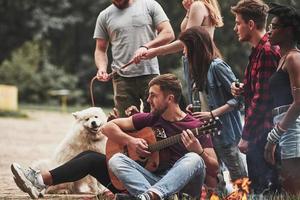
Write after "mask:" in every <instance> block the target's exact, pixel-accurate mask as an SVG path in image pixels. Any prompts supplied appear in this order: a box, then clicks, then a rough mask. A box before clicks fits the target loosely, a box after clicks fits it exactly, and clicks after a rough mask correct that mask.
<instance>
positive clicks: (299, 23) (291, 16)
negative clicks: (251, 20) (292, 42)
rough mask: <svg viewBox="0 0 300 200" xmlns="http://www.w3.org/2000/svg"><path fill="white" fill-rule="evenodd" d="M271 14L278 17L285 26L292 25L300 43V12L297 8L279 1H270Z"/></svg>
mask: <svg viewBox="0 0 300 200" xmlns="http://www.w3.org/2000/svg"><path fill="white" fill-rule="evenodd" d="M268 13H269V14H270V15H274V16H276V17H278V20H279V21H280V23H281V24H282V25H283V26H285V27H292V28H293V33H294V37H295V39H296V41H297V43H298V44H299V43H300V13H299V11H297V10H296V9H295V8H293V7H291V6H287V5H281V4H277V3H270V10H269V11H268Z"/></svg>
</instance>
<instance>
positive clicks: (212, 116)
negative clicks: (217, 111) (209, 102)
mask: <svg viewBox="0 0 300 200" xmlns="http://www.w3.org/2000/svg"><path fill="white" fill-rule="evenodd" d="M209 112H210V115H211V118H213V119H215V116H214V115H213V113H212V111H209Z"/></svg>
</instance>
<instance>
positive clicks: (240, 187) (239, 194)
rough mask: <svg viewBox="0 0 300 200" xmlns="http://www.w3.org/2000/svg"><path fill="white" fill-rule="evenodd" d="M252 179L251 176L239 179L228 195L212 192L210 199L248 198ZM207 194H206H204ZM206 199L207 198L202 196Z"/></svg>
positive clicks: (233, 199)
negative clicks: (221, 196)
mask: <svg viewBox="0 0 300 200" xmlns="http://www.w3.org/2000/svg"><path fill="white" fill-rule="evenodd" d="M250 183H251V182H250V181H249V178H242V179H238V180H236V181H235V182H234V183H233V189H234V191H233V192H232V193H230V194H229V195H227V196H226V197H225V198H220V197H219V196H218V195H217V194H216V193H214V192H212V193H211V194H210V195H209V196H210V198H209V200H221V199H222V200H247V199H248V198H247V195H248V194H249V190H250V187H249V185H250ZM204 196H206V194H205V195H204ZM200 199H201V200H202V199H205V198H200Z"/></svg>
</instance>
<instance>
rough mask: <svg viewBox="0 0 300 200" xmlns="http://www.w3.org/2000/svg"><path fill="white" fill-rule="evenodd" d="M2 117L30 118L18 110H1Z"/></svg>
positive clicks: (0, 115)
mask: <svg viewBox="0 0 300 200" xmlns="http://www.w3.org/2000/svg"><path fill="white" fill-rule="evenodd" d="M0 117H13V118H28V115H27V114H25V113H23V112H21V111H20V110H18V111H8V110H0Z"/></svg>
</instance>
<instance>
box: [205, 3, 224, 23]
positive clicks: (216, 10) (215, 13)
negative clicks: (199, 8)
mask: <svg viewBox="0 0 300 200" xmlns="http://www.w3.org/2000/svg"><path fill="white" fill-rule="evenodd" d="M202 2H203V3H204V5H205V6H206V8H207V9H208V12H209V16H210V18H211V21H212V24H213V25H214V26H216V27H222V26H223V25H224V23H223V19H222V16H221V11H220V6H219V3H218V1H217V0H202Z"/></svg>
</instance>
